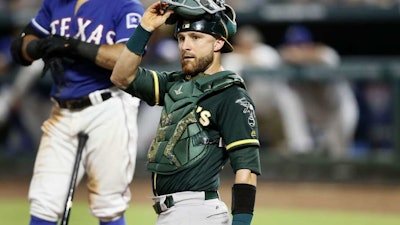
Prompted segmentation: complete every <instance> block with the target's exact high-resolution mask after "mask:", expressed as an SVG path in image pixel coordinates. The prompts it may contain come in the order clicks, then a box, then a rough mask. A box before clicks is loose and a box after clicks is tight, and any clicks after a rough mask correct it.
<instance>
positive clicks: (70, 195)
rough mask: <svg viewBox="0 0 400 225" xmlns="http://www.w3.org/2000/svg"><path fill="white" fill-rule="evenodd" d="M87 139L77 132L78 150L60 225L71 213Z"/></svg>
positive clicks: (64, 222) (64, 223)
mask: <svg viewBox="0 0 400 225" xmlns="http://www.w3.org/2000/svg"><path fill="white" fill-rule="evenodd" d="M88 138H89V135H87V134H86V133H84V132H79V134H78V149H77V152H76V156H75V163H74V169H73V170H72V176H71V182H70V184H69V190H68V196H67V200H66V201H65V208H64V214H63V217H62V220H61V223H60V225H67V224H68V221H69V215H70V213H71V207H72V200H73V199H74V192H75V185H76V179H77V176H78V170H79V163H80V161H81V158H82V151H83V148H84V147H85V144H86V141H87V139H88Z"/></svg>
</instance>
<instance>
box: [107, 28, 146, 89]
mask: <svg viewBox="0 0 400 225" xmlns="http://www.w3.org/2000/svg"><path fill="white" fill-rule="evenodd" d="M151 34H152V33H151V32H149V31H147V30H146V29H144V28H143V27H142V26H141V25H139V26H138V27H137V28H136V30H135V32H134V33H133V35H132V36H131V37H130V38H129V41H128V42H127V43H126V48H124V50H123V51H122V53H121V55H120V56H119V58H118V60H117V63H116V64H115V67H114V70H113V73H112V75H111V82H113V83H114V84H115V85H116V86H117V87H119V88H121V89H126V88H127V87H128V85H129V84H130V83H131V82H132V81H133V80H134V79H135V76H136V72H137V70H138V68H139V65H140V63H141V61H142V55H143V54H144V52H145V48H146V45H147V42H148V41H149V39H150V37H151Z"/></svg>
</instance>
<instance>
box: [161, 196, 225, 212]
mask: <svg viewBox="0 0 400 225" xmlns="http://www.w3.org/2000/svg"><path fill="white" fill-rule="evenodd" d="M216 198H219V196H218V192H217V191H205V192H204V200H211V199H216ZM161 205H164V206H165V207H166V209H165V207H162V206H161ZM174 205H175V201H174V197H173V195H168V196H167V197H166V198H165V200H164V202H162V203H161V202H156V203H155V204H154V205H153V208H154V211H155V212H156V213H157V214H160V213H162V212H164V211H166V210H167V209H169V208H171V207H172V206H174Z"/></svg>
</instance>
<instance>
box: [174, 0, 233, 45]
mask: <svg viewBox="0 0 400 225" xmlns="http://www.w3.org/2000/svg"><path fill="white" fill-rule="evenodd" d="M224 6H225V10H223V11H218V12H216V13H214V14H209V13H206V14H203V16H202V18H199V19H188V18H184V17H179V18H177V22H176V26H175V33H174V36H175V37H176V36H177V34H178V33H179V32H183V31H198V32H202V33H206V34H210V35H213V36H214V37H216V38H222V39H224V41H225V44H224V46H223V47H222V49H221V52H222V53H226V52H231V51H233V46H232V44H231V43H229V41H228V39H229V38H230V37H232V36H233V35H234V34H235V33H236V30H237V25H236V14H235V11H234V10H233V8H232V7H231V6H229V5H226V4H225V5H224Z"/></svg>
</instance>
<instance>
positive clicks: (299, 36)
mask: <svg viewBox="0 0 400 225" xmlns="http://www.w3.org/2000/svg"><path fill="white" fill-rule="evenodd" d="M312 41H313V37H312V34H311V31H310V30H309V29H308V28H307V27H305V26H301V25H293V26H290V27H289V28H288V29H287V30H286V33H285V43H287V44H301V43H308V42H312Z"/></svg>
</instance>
